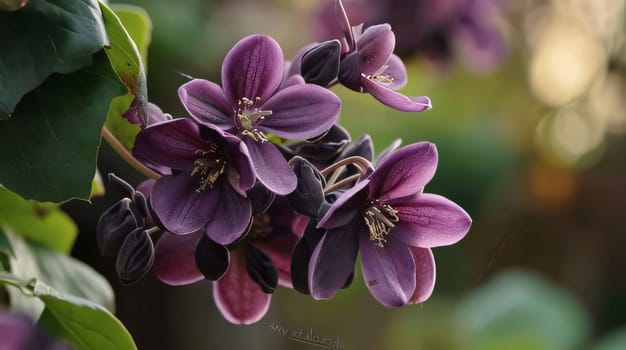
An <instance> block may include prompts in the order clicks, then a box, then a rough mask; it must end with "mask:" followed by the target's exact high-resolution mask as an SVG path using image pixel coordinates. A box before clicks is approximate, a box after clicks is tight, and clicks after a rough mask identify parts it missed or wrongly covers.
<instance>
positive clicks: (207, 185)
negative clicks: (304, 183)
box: [133, 118, 256, 244]
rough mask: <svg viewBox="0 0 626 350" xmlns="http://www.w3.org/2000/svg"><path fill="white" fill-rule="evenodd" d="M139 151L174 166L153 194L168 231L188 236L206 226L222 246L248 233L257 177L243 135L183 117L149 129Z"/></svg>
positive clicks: (138, 140) (138, 145) (158, 162)
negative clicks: (251, 192)
mask: <svg viewBox="0 0 626 350" xmlns="http://www.w3.org/2000/svg"><path fill="white" fill-rule="evenodd" d="M133 154H134V155H135V157H137V158H138V159H141V160H146V162H147V163H148V164H154V165H156V166H162V167H168V168H170V169H172V174H171V175H164V176H162V177H161V178H159V179H158V180H157V181H156V183H155V184H154V186H153V188H152V193H151V195H150V205H151V207H152V209H153V211H154V213H155V214H156V216H157V217H158V219H159V221H160V222H161V223H162V225H163V226H164V227H165V228H166V229H167V230H168V231H170V232H172V233H174V234H178V235H186V234H190V233H192V232H196V231H198V230H201V231H204V232H205V233H206V234H207V235H208V237H209V238H211V239H212V240H213V241H215V242H218V243H220V244H229V243H232V242H234V241H235V240H237V239H239V238H240V237H241V235H242V234H243V233H244V232H245V230H246V227H247V225H248V222H249V220H250V217H251V215H252V209H251V206H250V201H249V200H248V198H246V192H245V191H247V190H249V189H250V188H252V186H253V185H254V182H255V177H256V176H255V172H254V168H253V167H252V163H251V161H250V157H249V153H248V149H247V148H246V146H245V145H244V144H243V142H242V141H241V139H239V138H238V137H236V136H234V135H231V134H229V133H226V132H224V131H223V130H221V129H219V128H217V127H214V126H210V125H206V126H200V125H198V124H197V123H195V122H194V121H193V120H191V119H188V118H181V119H174V120H169V121H164V122H159V123H156V124H152V125H150V126H148V127H146V128H145V129H143V130H142V131H141V132H139V134H138V135H137V138H136V139H135V146H134V148H133Z"/></svg>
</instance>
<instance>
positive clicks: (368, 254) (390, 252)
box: [359, 233, 415, 307]
mask: <svg viewBox="0 0 626 350" xmlns="http://www.w3.org/2000/svg"><path fill="white" fill-rule="evenodd" d="M359 238H360V240H359V248H361V267H362V269H363V278H364V279H365V281H366V284H367V288H368V289H369V291H370V293H371V294H372V295H373V296H374V298H376V300H378V302H379V303H381V304H383V305H384V306H387V307H400V306H404V305H406V304H407V303H408V302H409V299H410V298H411V296H412V295H413V292H414V291H415V261H414V260H413V255H412V254H411V250H410V249H409V247H408V246H407V245H406V244H404V243H403V242H401V241H400V240H397V239H395V238H394V237H389V240H388V241H387V242H386V243H385V246H384V247H380V246H378V245H377V244H376V243H375V242H373V241H371V240H370V238H369V235H368V234H367V233H364V234H361V235H360V237H359Z"/></svg>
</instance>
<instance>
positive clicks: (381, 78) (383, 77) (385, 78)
mask: <svg viewBox="0 0 626 350" xmlns="http://www.w3.org/2000/svg"><path fill="white" fill-rule="evenodd" d="M387 68H389V66H388V65H386V64H385V65H383V66H382V67H380V68H379V69H378V70H377V71H376V73H374V74H370V75H368V76H367V79H369V80H374V81H375V82H377V83H381V84H384V85H389V84H392V83H393V77H392V76H391V75H389V74H383V73H384V72H385V71H386V70H387Z"/></svg>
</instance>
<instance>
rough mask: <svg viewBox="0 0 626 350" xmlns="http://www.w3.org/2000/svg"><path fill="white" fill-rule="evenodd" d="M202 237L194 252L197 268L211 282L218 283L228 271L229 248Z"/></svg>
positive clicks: (203, 235)
mask: <svg viewBox="0 0 626 350" xmlns="http://www.w3.org/2000/svg"><path fill="white" fill-rule="evenodd" d="M201 236H202V237H201V238H200V240H199V241H198V244H197V245H196V250H195V252H194V257H195V259H196V266H198V270H200V272H201V273H202V275H204V278H206V279H208V280H209V281H217V280H218V279H220V278H222V276H224V274H225V273H226V270H228V264H229V263H230V253H229V251H228V248H226V247H225V246H223V245H221V244H219V243H215V242H214V241H212V240H211V239H210V238H209V237H208V236H207V235H205V234H202V235H201Z"/></svg>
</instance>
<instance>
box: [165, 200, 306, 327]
mask: <svg viewBox="0 0 626 350" xmlns="http://www.w3.org/2000/svg"><path fill="white" fill-rule="evenodd" d="M295 218H296V214H295V212H293V210H292V209H291V208H289V207H288V206H287V204H286V201H285V199H284V198H277V199H276V200H275V201H274V203H273V205H272V206H271V207H270V208H269V209H268V210H267V211H266V212H265V213H261V214H258V215H255V216H254V219H253V221H252V224H251V226H250V231H249V233H248V234H247V235H246V237H245V238H244V239H242V240H240V241H238V242H235V243H233V244H231V245H228V246H223V245H219V244H216V243H214V242H211V241H210V240H209V239H208V238H207V237H206V236H204V235H203V234H202V232H196V233H192V234H189V235H185V236H178V235H173V234H171V233H169V232H166V233H164V235H163V236H161V238H160V239H159V241H158V242H157V245H156V256H155V261H154V273H155V275H156V276H157V277H158V278H159V279H160V280H161V281H162V282H164V283H166V284H169V285H174V286H179V285H188V284H191V283H195V282H198V281H200V280H203V279H205V278H206V279H209V280H213V281H214V282H213V299H214V301H215V304H216V305H217V307H218V309H219V310H220V312H221V313H222V315H223V316H224V318H226V320H228V321H229V322H231V323H235V324H251V323H255V322H257V321H259V320H260V319H261V318H262V317H263V316H264V315H265V314H266V313H267V310H268V309H269V305H270V301H271V295H272V292H273V291H274V290H275V288H276V287H277V285H281V286H283V287H285V288H292V284H291V275H290V260H291V251H292V249H293V247H294V245H295V243H296V240H297V238H298V237H297V236H296V235H295V233H294V231H293V230H294V219H295Z"/></svg>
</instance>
